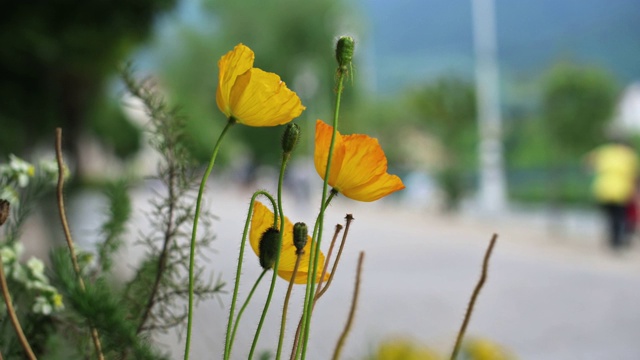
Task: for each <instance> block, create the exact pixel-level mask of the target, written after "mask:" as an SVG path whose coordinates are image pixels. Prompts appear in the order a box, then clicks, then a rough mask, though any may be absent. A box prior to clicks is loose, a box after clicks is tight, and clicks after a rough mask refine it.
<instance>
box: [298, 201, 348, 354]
mask: <svg viewBox="0 0 640 360" xmlns="http://www.w3.org/2000/svg"><path fill="white" fill-rule="evenodd" d="M337 194H338V192H337V191H336V190H335V189H334V190H332V191H331V193H329V197H328V198H327V201H325V202H324V206H323V209H326V208H327V207H329V204H330V203H331V200H333V198H334V197H335V196H336V195H337ZM319 219H320V214H318V217H317V218H316V224H315V226H314V227H313V234H314V237H312V238H311V246H310V249H311V252H310V255H309V257H310V260H309V262H311V261H312V256H313V254H314V241H313V239H314V238H315V236H316V234H317V233H318V226H319V224H320V221H319ZM309 280H310V278H309V276H308V273H307V288H306V289H307V293H305V303H304V305H305V307H306V305H307V304H306V296H309V293H308V292H309V290H310V287H309ZM311 311H313V305H312V307H311ZM305 313H306V312H305V311H304V309H303V313H302V316H301V318H300V323H299V324H298V329H297V330H296V335H295V337H294V342H293V347H292V351H291V360H293V359H297V358H298V355H299V354H300V351H301V349H302V342H300V337H301V335H300V334H301V331H302V330H303V329H304V320H305V319H306V317H305Z"/></svg>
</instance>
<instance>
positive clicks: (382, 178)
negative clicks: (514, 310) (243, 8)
mask: <svg viewBox="0 0 640 360" xmlns="http://www.w3.org/2000/svg"><path fill="white" fill-rule="evenodd" d="M343 139H344V147H345V155H344V160H343V162H342V168H341V169H340V177H339V178H338V180H337V183H336V188H337V189H339V190H340V191H342V193H343V194H344V196H346V197H348V198H351V199H354V200H358V201H375V200H378V199H380V198H382V197H384V196H387V195H389V194H391V193H392V192H395V191H398V190H402V189H404V184H403V183H402V180H400V178H399V177H397V176H395V175H390V174H388V173H387V157H386V156H385V155H384V151H382V148H381V147H380V144H379V143H378V139H375V138H372V137H369V136H367V135H348V136H344V137H343Z"/></svg>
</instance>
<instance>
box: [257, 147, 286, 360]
mask: <svg viewBox="0 0 640 360" xmlns="http://www.w3.org/2000/svg"><path fill="white" fill-rule="evenodd" d="M288 160H289V153H283V154H282V164H281V165H280V176H279V178H278V197H277V200H278V214H279V217H280V239H279V240H278V252H277V253H276V254H277V255H276V261H275V263H274V264H273V277H272V278H271V287H270V288H269V294H268V295H267V300H266V301H265V303H264V309H263V310H262V316H260V322H259V323H258V328H257V329H256V334H255V336H254V337H253V344H251V351H250V352H249V359H253V353H254V351H255V350H256V346H257V345H258V338H259V337H260V331H262V325H263V324H264V320H265V318H266V317H267V311H268V310H269V305H270V304H271V298H272V297H273V290H274V289H275V287H276V279H277V278H278V266H279V265H280V256H281V255H282V254H280V252H281V250H282V236H283V235H284V223H285V221H284V211H283V210H282V183H283V182H284V170H285V169H286V167H287V161H288Z"/></svg>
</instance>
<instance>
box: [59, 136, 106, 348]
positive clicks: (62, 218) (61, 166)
mask: <svg viewBox="0 0 640 360" xmlns="http://www.w3.org/2000/svg"><path fill="white" fill-rule="evenodd" d="M56 160H57V161H58V187H57V196H58V211H59V212H60V222H62V229H63V231H64V236H65V239H66V240H67V246H68V247H69V255H70V256H71V263H72V264H73V270H74V271H75V273H76V276H77V277H78V284H79V285H80V289H81V290H82V291H86V288H85V286H84V280H82V274H81V273H80V265H78V258H77V257H76V251H75V249H74V246H73V238H72V237H71V230H70V229H69V223H68V222H67V213H66V212H65V210H64V196H63V192H62V190H63V187H64V162H63V160H62V129H61V128H56ZM89 327H90V329H91V338H92V339H93V345H94V346H95V348H96V354H97V355H98V359H100V360H104V355H103V354H102V345H101V344H100V336H99V334H98V330H96V328H95V327H94V326H93V325H91V324H89Z"/></svg>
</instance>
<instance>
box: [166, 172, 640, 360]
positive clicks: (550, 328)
mask: <svg viewBox="0 0 640 360" xmlns="http://www.w3.org/2000/svg"><path fill="white" fill-rule="evenodd" d="M248 199H249V195H247V194H246V193H244V192H242V191H241V190H239V189H237V188H233V187H231V188H229V186H223V185H222V184H216V185H213V186H212V187H210V190H209V191H208V193H207V203H208V204H209V205H210V206H212V208H213V209H214V213H216V214H218V215H219V216H220V218H221V221H220V223H219V226H218V228H217V230H216V232H217V234H218V239H217V241H216V242H215V245H214V247H215V248H216V249H217V251H218V252H217V254H214V255H213V256H212V257H211V258H212V259H211V263H210V264H208V268H210V269H212V270H214V271H216V274H218V273H221V274H222V275H223V278H224V279H226V280H227V281H228V282H232V279H233V274H234V273H235V261H236V259H237V255H238V247H239V239H240V237H241V234H242V226H243V223H244V217H245V216H246V206H247V202H248ZM316 202H317V201H314V204H315V203H316ZM313 207H315V205H313ZM311 209H312V207H307V206H304V205H303V204H299V203H294V204H289V205H288V206H286V210H287V213H288V214H296V215H298V216H295V215H292V216H290V217H291V218H292V220H293V221H306V222H307V223H309V224H312V223H313V216H314V214H313V213H312V211H311ZM347 212H349V213H352V214H353V215H354V217H355V218H356V221H355V222H354V224H353V227H352V230H351V233H350V236H349V240H348V243H347V246H346V252H345V254H344V256H343V260H342V262H341V264H340V268H339V269H338V274H337V277H336V279H335V281H334V283H333V284H332V286H331V289H330V290H329V291H328V293H327V294H326V295H325V297H324V298H323V299H322V301H321V302H320V303H319V304H318V306H317V309H316V313H315V315H314V322H313V328H312V339H311V348H310V349H311V354H312V356H310V357H309V358H310V359H328V358H330V357H331V354H332V351H333V348H334V346H335V343H336V340H337V338H338V335H339V333H340V332H341V330H342V327H343V324H344V321H345V318H346V314H347V312H348V308H349V302H350V299H351V296H352V291H353V282H354V276H355V274H354V271H355V266H356V261H357V256H358V252H359V251H361V250H363V251H365V253H366V259H365V263H364V272H363V282H362V288H361V301H360V303H359V307H358V311H357V315H356V319H355V324H354V326H353V328H352V331H351V334H350V336H349V338H348V341H347V344H346V347H345V351H344V357H343V358H344V359H362V358H363V357H364V356H365V355H366V354H367V353H368V352H369V351H370V349H371V348H372V346H373V345H375V344H376V343H377V342H379V341H380V340H381V339H385V338H388V337H394V336H409V337H411V338H413V339H415V340H416V341H419V342H421V343H423V344H426V345H428V346H431V347H433V348H434V349H437V350H439V351H440V352H442V353H443V354H447V353H448V352H449V351H450V347H451V345H452V343H453V340H454V338H455V334H456V331H457V329H458V327H459V325H460V322H461V320H462V317H463V313H464V311H465V308H466V303H467V301H468V297H469V295H470V293H471V290H472V289H473V287H474V285H475V282H476V280H477V278H478V276H479V270H480V265H481V261H482V256H483V253H484V250H485V247H486V245H487V244H488V241H489V238H490V237H491V234H492V232H494V231H495V232H498V233H499V234H500V238H499V241H498V244H497V247H496V249H495V252H494V256H493V259H492V262H491V267H490V273H489V279H488V282H487V284H486V286H485V288H484V289H483V291H482V294H481V297H480V299H479V302H478V303H477V305H476V311H475V313H474V316H473V319H472V321H471V324H470V327H469V330H468V334H469V335H476V336H482V337H488V338H491V339H493V340H494V341H496V342H498V343H501V344H503V345H505V346H506V347H507V348H509V349H511V350H512V351H513V352H514V353H516V354H517V355H518V356H519V357H520V358H521V359H547V360H554V359H563V360H564V359H618V360H625V359H629V360H632V359H633V360H637V359H640V342H639V341H638V339H639V335H640V251H638V250H637V249H632V251H630V252H629V253H625V254H611V253H609V252H607V251H605V249H601V248H600V247H599V246H597V245H595V244H597V241H596V237H597V235H598V234H591V235H590V236H587V237H585V236H580V237H575V236H574V237H571V236H566V235H564V236H560V237H557V236H556V237H553V236H549V235H548V234H547V233H546V229H540V228H539V227H536V226H535V224H534V223H533V222H527V221H526V218H525V219H523V218H522V217H519V218H518V220H513V219H512V220H511V221H508V222H507V221H500V220H499V219H490V218H485V219H484V220H478V219H474V218H471V217H442V216H437V215H433V214H428V213H424V212H421V211H406V210H402V209H400V208H398V207H397V206H396V205H395V204H390V203H387V204H385V203H381V202H379V203H371V204H369V203H366V204H365V203H356V202H353V201H350V200H348V199H343V198H338V199H337V201H335V202H334V204H333V205H332V206H331V208H330V212H329V213H328V216H327V221H326V224H327V225H328V227H327V229H331V227H332V226H333V225H332V224H335V223H337V222H341V220H342V217H343V216H344V215H345V214H346V213H347ZM288 216H289V215H288ZM329 225H330V227H329ZM325 245H328V244H325ZM326 248H327V247H326V246H325V252H326ZM259 272H260V268H259V265H258V261H257V259H256V258H255V257H254V255H253V253H252V252H251V250H249V251H248V252H247V255H246V259H245V265H244V274H243V278H242V279H243V286H242V287H241V297H242V295H243V294H247V293H248V290H249V288H250V286H251V285H252V283H253V281H254V279H255V278H257V276H258V274H259ZM266 288H267V286H266V284H263V286H262V287H261V288H260V289H259V290H258V293H257V295H256V299H264V298H265V295H266ZM285 288H286V285H285V284H284V282H283V281H280V282H279V283H278V287H277V292H276V298H277V299H276V301H275V302H274V303H273V304H272V307H271V309H272V311H271V313H270V316H269V317H268V318H267V322H266V325H265V330H264V331H263V335H262V337H261V339H260V343H259V348H260V349H272V350H273V349H275V344H276V339H277V331H278V329H279V321H280V320H279V319H280V318H279V316H280V314H279V309H281V307H282V297H283V294H284V291H285ZM229 290H231V289H230V288H229ZM302 292H303V288H302V287H298V288H296V293H295V294H294V296H295V298H294V299H293V300H292V304H294V305H293V308H292V312H291V313H290V315H289V318H290V319H297V316H298V313H299V311H300V298H301V295H302ZM229 299H230V297H229V296H223V298H222V300H223V301H222V304H221V303H220V302H219V301H216V300H212V301H208V302H204V303H201V304H200V305H199V306H198V308H197V312H196V315H195V331H194V334H195V335H194V337H193V345H192V358H194V359H217V358H219V357H220V355H219V354H220V353H221V351H220V349H221V348H222V344H223V341H224V339H223V338H224V328H225V325H226V316H227V311H228V310H227V308H226V305H227V304H228V301H229ZM261 307H262V304H261V303H259V302H254V303H253V304H252V305H251V306H250V307H249V308H248V310H247V313H246V315H245V317H244V318H243V321H242V324H241V328H240V332H241V334H240V335H239V336H238V339H237V341H236V344H235V346H234V356H233V358H235V359H245V358H246V357H247V353H248V347H249V344H250V343H251V339H252V337H253V331H254V329H255V326H256V324H257V317H258V314H259V312H260V311H261ZM293 326H295V325H294V321H292V322H290V325H289V329H290V328H291V327H293ZM160 341H162V342H164V343H166V344H167V345H168V346H169V347H172V348H174V350H173V351H174V354H175V357H176V358H181V353H182V347H181V346H182V345H176V344H175V341H174V340H172V338H171V335H170V336H166V337H163V338H161V339H160ZM290 341H291V332H289V336H288V337H287V338H286V343H287V344H289V343H290Z"/></svg>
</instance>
